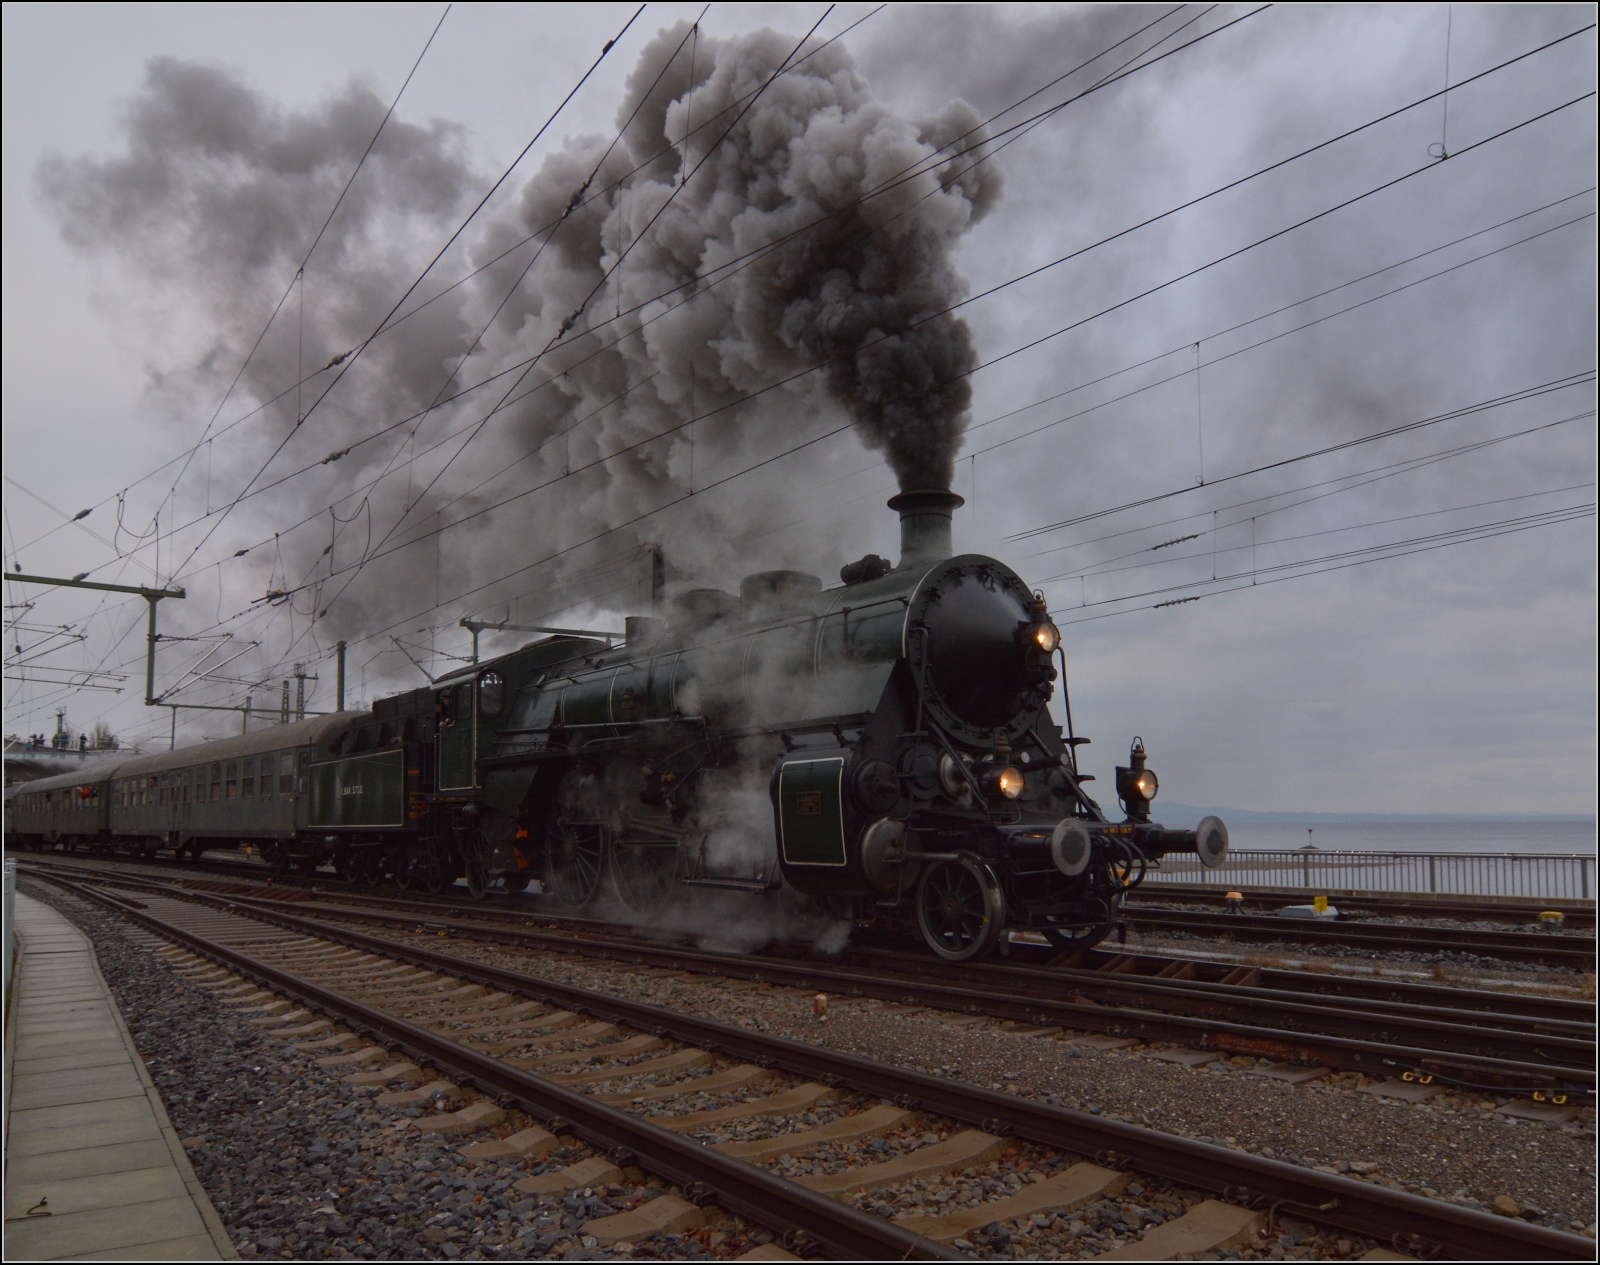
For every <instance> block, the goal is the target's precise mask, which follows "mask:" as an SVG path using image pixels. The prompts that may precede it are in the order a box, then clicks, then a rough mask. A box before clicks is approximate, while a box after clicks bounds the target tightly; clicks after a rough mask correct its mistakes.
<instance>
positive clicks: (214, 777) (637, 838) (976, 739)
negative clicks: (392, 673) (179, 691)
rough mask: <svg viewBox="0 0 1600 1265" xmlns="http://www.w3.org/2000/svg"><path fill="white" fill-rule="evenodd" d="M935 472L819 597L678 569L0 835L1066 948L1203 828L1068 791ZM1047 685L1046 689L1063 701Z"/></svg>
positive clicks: (97, 782) (117, 772)
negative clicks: (895, 531)
mask: <svg viewBox="0 0 1600 1265" xmlns="http://www.w3.org/2000/svg"><path fill="white" fill-rule="evenodd" d="M961 504H962V501H961V498H960V497H959V496H957V495H955V494H954V493H952V492H947V491H912V492H904V493H901V494H900V495H899V496H897V497H895V498H894V499H893V500H891V501H890V502H889V505H890V507H891V508H892V509H895V510H897V511H898V512H899V514H900V522H901V557H900V561H899V563H898V565H891V564H890V563H889V562H888V561H887V560H885V559H883V558H880V557H877V556H876V555H871V554H869V555H868V556H866V557H865V558H862V559H860V560H859V561H857V562H853V563H851V564H849V565H848V566H846V567H844V568H843V569H842V570H841V573H840V578H841V581H842V583H841V584H840V585H839V586H837V587H833V588H828V589H824V588H823V586H822V583H821V581H820V580H818V579H817V578H816V577H814V576H811V575H806V574H803V573H801V572H796V571H766V572H761V573H758V574H756V575H752V576H748V577H746V578H745V580H744V581H743V582H742V583H741V585H740V591H739V593H738V594H737V595H734V594H732V593H727V592H723V591H721V590H714V589H694V590H690V591H688V592H685V593H683V594H681V595H680V596H678V597H677V598H676V599H675V600H673V601H671V602H670V603H668V604H667V606H666V609H665V611H664V614H663V616H662V617H660V618H657V617H633V618H629V619H628V621H627V626H626V632H625V635H624V637H623V639H622V641H621V643H620V644H613V643H612V642H611V640H609V639H606V638H602V637H598V636H579V635H556V636H550V637H547V638H545V639H543V640H540V641H536V642H533V643H531V644H529V645H526V646H524V647H522V648H521V649H519V650H515V651H513V652H511V653H509V654H505V655H501V656H499V657H497V658H494V659H491V660H487V661H485V662H482V663H475V664H473V665H472V666H471V667H469V668H465V669H463V670H461V671H460V672H457V673H455V674H453V675H451V676H448V677H445V678H443V679H441V680H439V681H436V682H434V683H433V684H431V685H429V686H426V687H423V688H421V689H417V690H413V691H410V692H407V693H403V694H399V695H395V696H393V697H390V698H386V699H382V700H380V701H379V702H377V703H376V704H375V705H374V706H373V709H372V710H371V711H370V712H360V713H351V712H344V713H338V714H336V715H333V716H328V717H322V718H319V719H317V720H314V721H305V722H300V723H297V724H292V725H285V726H277V727H275V728H273V729H269V730H265V731H262V732H259V733H256V734H250V735H247V736H245V737H242V738H238V739H231V740H226V741H222V742H213V743H208V744H205V745H204V746H201V747H190V748H185V749H183V750H180V751H174V752H171V753H168V754H165V755H161V756H152V757H142V758H139V759H134V760H128V761H123V762H121V763H118V764H115V765H112V766H109V767H106V768H104V769H102V770H101V771H99V772H97V773H95V774H93V775H91V776H86V775H85V774H83V773H79V774H77V775H69V776H66V777H61V778H52V779H48V780H45V781H40V782H34V783H30V784H28V785H27V786H26V787H24V788H22V791H21V792H20V793H18V794H17V795H16V796H15V797H14V798H13V801H12V804H11V810H10V812H9V814H8V822H7V834H8V836H9V837H10V838H12V839H13V840H14V841H15V842H17V843H20V844H22V845H24V846H65V847H73V846H80V845H82V846H88V847H91V848H97V849H102V850H119V851H133V852H143V853H152V852H156V851H161V850H172V851H174V852H178V851H182V850H184V849H189V850H191V851H193V852H194V853H195V854H196V855H198V853H199V852H200V851H201V850H204V849H207V848H215V847H238V846H240V845H241V843H243V844H245V845H247V846H251V847H255V848H259V849H260V851H261V852H262V853H263V855H264V856H265V857H266V858H267V859H268V860H270V861H271V862H273V863H274V864H277V865H279V866H281V867H285V868H288V867H295V868H300V869H303V870H307V871H309V870H312V869H315V868H316V867H318V866H320V865H323V864H331V865H333V866H334V867H335V868H336V869H337V870H338V872H339V873H340V874H341V875H342V876H344V877H347V878H350V879H353V880H359V881H364V882H367V883H370V884H374V885H376V884H380V883H384V882H387V881H390V880H393V881H396V882H398V883H399V884H400V885H401V886H402V887H406V888H413V889H420V890H423V891H427V892H434V893H438V892H442V891H444V890H445V889H446V888H447V887H448V886H450V885H451V884H454V883H455V882H457V881H458V880H459V879H462V878H464V879H465V880H466V885H467V887H468V890H469V891H470V892H471V893H472V894H473V895H474V896H479V897H482V896H486V895H488V894H489V893H490V892H491V891H492V890H497V889H504V890H506V891H510V892H518V891H522V890H524V889H525V888H527V887H528V885H529V884H530V882H531V881H533V880H538V882H539V883H540V884H541V886H542V888H543V890H545V891H546V892H548V893H549V894H550V895H551V896H552V897H553V898H554V899H555V900H557V901H559V902H560V903H562V904H563V905H565V906H567V907H569V908H586V907H593V906H600V905H604V904H608V903H617V904H620V905H621V906H623V907H624V910H625V912H626V913H628V914H631V915H633V916H647V915H649V914H650V913H651V912H652V911H655V910H658V909H660V908H661V907H662V906H663V905H665V904H666V903H668V902H672V901H675V900H678V899H681V898H682V896H683V894H684V893H685V892H686V891H690V890H693V889H697V888H699V889H718V890H723V891H735V892H744V893H749V894H751V895H752V896H754V897H756V898H765V899H776V900H783V901H789V902H804V901H809V902H810V903H811V904H812V905H814V906H815V907H817V908H819V909H820V910H821V911H822V912H823V913H825V914H827V915H829V916H831V917H833V918H836V919H840V920H845V921H848V922H851V923H853V924H857V925H861V924H878V925H885V926H889V927H893V928H899V929H903V930H904V931H906V932H909V933H911V934H913V935H916V936H920V938H921V939H922V940H923V941H924V942H925V943H926V944H927V946H928V948H930V949H931V950H932V951H933V952H934V953H936V954H938V955H939V956H940V957H942V958H945V959H948V960H951V961H964V960H968V959H973V958H977V957H981V956H983V955H985V954H987V953H989V952H990V951H991V950H993V949H994V948H995V946H996V945H997V944H998V943H999V942H1000V940H1001V938H1002V937H1003V936H1004V935H1005V934H1006V933H1007V932H1008V931H1013V930H1028V931H1035V932H1040V933H1042V934H1043V935H1044V936H1045V937H1046V938H1048V939H1049V940H1050V941H1051V942H1052V943H1054V944H1057V945H1061V946H1063V947H1067V946H1086V945H1090V944H1094V943H1096V942H1098V941H1099V940H1100V939H1102V938H1103V937H1104V936H1105V935H1106V934H1107V932H1108V931H1109V930H1110V929H1111V928H1112V927H1113V926H1114V925H1115V922H1116V918H1117V910H1118V908H1119V907H1120V905H1121V903H1122V901H1123V899H1124V897H1125V896H1126V894H1127V892H1128V891H1130V890H1131V889H1132V888H1133V887H1135V886H1136V885H1137V884H1138V883H1139V881H1140V880H1141V879H1142V878H1143V876H1144V873H1145V869H1146V867H1147V865H1149V864H1150V862H1152V861H1155V860H1158V859H1159V858H1160V857H1161V856H1163V855H1164V854H1167V853H1173V852H1191V853H1197V854H1198V855H1199V858H1200V860H1201V861H1202V863H1204V864H1206V865H1211V866H1215V865H1220V864H1221V863H1222V861H1223V859H1224V857H1225V856H1226V853H1227V848H1228V833H1227V829H1226V827H1225V826H1224V825H1223V823H1222V822H1221V821H1219V820H1218V819H1216V818H1214V817H1208V818H1206V819H1205V820H1204V821H1202V822H1201V823H1200V826H1199V828H1198V829H1196V830H1167V829H1163V828H1162V827H1161V826H1159V825H1157V824H1155V823H1154V822H1152V821H1151V818H1150V804H1151V800H1152V799H1153V798H1154V797H1155V794H1156V790H1157V782H1156V777H1155V774H1154V773H1153V772H1152V771H1151V770H1150V769H1148V768H1147V767H1146V754H1145V751H1144V748H1143V745H1142V744H1141V743H1140V742H1139V741H1138V740H1135V742H1134V745H1133V747H1132V750H1131V753H1130V758H1129V762H1128V764H1127V765H1126V766H1124V767H1122V768H1119V769H1118V770H1117V785H1116V792H1117V797H1118V799H1119V801H1120V802H1121V804H1122V806H1123V808H1124V810H1125V816H1124V819H1123V820H1121V821H1112V820H1110V819H1109V818H1108V817H1107V815H1106V814H1105V813H1104V812H1103V811H1102V810H1101V808H1100V806H1099V805H1098V804H1097V803H1096V801H1095V800H1094V799H1093V798H1092V797H1091V796H1090V795H1089V793H1088V792H1087V790H1086V789H1085V784H1086V783H1088V782H1089V781H1091V780H1092V779H1091V778H1089V777H1088V776H1087V775H1085V774H1082V773H1080V772H1079V770H1078V761H1077V749H1078V747H1079V746H1080V745H1081V744H1083V743H1085V742H1087V741H1088V740H1087V739H1085V738H1081V737H1078V736H1077V735H1076V734H1074V733H1072V732H1071V719H1070V718H1071V709H1070V705H1068V706H1067V707H1066V709H1065V715H1066V717H1067V720H1068V730H1067V732H1065V733H1063V731H1062V729H1061V728H1060V727H1059V726H1057V725H1056V724H1055V723H1053V721H1052V720H1051V718H1050V714H1049V712H1048V710H1047V707H1046V704H1047V702H1048V701H1049V699H1050V698H1051V696H1052V694H1053V693H1054V691H1055V689H1056V688H1057V684H1058V683H1059V684H1060V685H1061V686H1062V687H1063V689H1064V687H1065V676H1064V672H1065V657H1064V655H1063V653H1062V649H1061V644H1060V642H1061V636H1060V632H1059V630H1058V629H1057V628H1056V626H1055V624H1053V623H1052V622H1051V620H1050V617H1049V613H1048V611H1047V609H1046V606H1045V603H1044V600H1043V598H1042V597H1041V596H1040V595H1038V594H1036V593H1032V592H1030V591H1029V589H1028V588H1027V586H1026V585H1025V584H1023V582H1022V581H1021V580H1020V579H1019V578H1018V576H1017V575H1016V573H1015V572H1014V571H1012V570H1011V568H1009V567H1007V566H1006V565H1005V564H1004V563H1002V562H999V561H997V560H996V559H994V558H990V557H985V556H982V555H977V554H963V555H957V556H951V546H950V538H951V516H952V514H953V512H954V510H955V509H956V508H957V507H958V506H959V505H961ZM1063 701H1064V702H1065V701H1066V700H1065V698H1064V700H1063Z"/></svg>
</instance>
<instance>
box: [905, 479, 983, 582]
mask: <svg viewBox="0 0 1600 1265" xmlns="http://www.w3.org/2000/svg"><path fill="white" fill-rule="evenodd" d="M965 504H966V501H965V500H963V499H962V498H961V497H959V496H957V495H956V494H955V493H954V492H948V491H942V490H940V489H938V488H923V489H921V490H919V491H915V492H902V493H900V495H899V496H893V497H890V498H889V508H890V509H892V510H895V511H896V512H897V513H899V515H900V565H901V566H902V567H909V566H912V565H914V564H918V563H929V562H939V561H941V560H942V559H944V558H948V557H949V556H950V554H951V553H952V552H953V550H952V548H951V544H950V517H951V515H953V514H954V513H955V512H956V509H957V508H958V507H959V506H962V505H965Z"/></svg>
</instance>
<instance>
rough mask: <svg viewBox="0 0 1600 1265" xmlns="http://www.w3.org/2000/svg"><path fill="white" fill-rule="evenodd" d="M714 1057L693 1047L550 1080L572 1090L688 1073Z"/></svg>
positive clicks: (562, 1073) (552, 1076)
mask: <svg viewBox="0 0 1600 1265" xmlns="http://www.w3.org/2000/svg"><path fill="white" fill-rule="evenodd" d="M712 1057H713V1056H712V1054H711V1052H710V1051H709V1050H696V1049H694V1048H693V1047H692V1046H691V1047H689V1048H686V1049H682V1050H674V1051H673V1052H672V1053H671V1054H663V1055H662V1056H661V1057H660V1058H658V1059H646V1060H644V1062H642V1063H630V1064H628V1065H627V1066H626V1067H602V1068H598V1069H596V1070H594V1071H591V1072H553V1073H551V1075H550V1079H551V1080H553V1081H555V1082H556V1084H558V1085H565V1086H566V1087H567V1088H568V1089H572V1088H576V1087H578V1086H581V1085H598V1084H602V1083H603V1082H605V1081H616V1080H621V1079H622V1078H623V1077H625V1076H627V1077H631V1076H656V1075H659V1074H660V1073H662V1072H687V1071H689V1070H690V1069H692V1068H696V1067H704V1066H705V1065H706V1064H707V1063H709V1062H711V1060H712Z"/></svg>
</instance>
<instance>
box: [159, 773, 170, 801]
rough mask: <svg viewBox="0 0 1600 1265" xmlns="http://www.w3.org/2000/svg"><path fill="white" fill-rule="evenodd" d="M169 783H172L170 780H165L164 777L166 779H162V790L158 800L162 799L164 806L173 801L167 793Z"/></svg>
mask: <svg viewBox="0 0 1600 1265" xmlns="http://www.w3.org/2000/svg"><path fill="white" fill-rule="evenodd" d="M169 782H170V779H169V778H165V777H164V778H162V779H161V790H160V793H159V796H158V798H159V799H160V801H161V802H162V803H163V804H166V803H169V802H170V801H171V796H170V794H169V793H168V791H167V786H168V783H169Z"/></svg>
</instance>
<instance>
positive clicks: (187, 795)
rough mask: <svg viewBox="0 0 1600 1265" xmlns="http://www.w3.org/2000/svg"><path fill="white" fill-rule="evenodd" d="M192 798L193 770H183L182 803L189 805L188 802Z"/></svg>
mask: <svg viewBox="0 0 1600 1265" xmlns="http://www.w3.org/2000/svg"><path fill="white" fill-rule="evenodd" d="M193 796H194V770H193V769H185V770H184V771H183V802H184V803H185V804H187V803H189V802H190V800H191V799H192V798H193Z"/></svg>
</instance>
